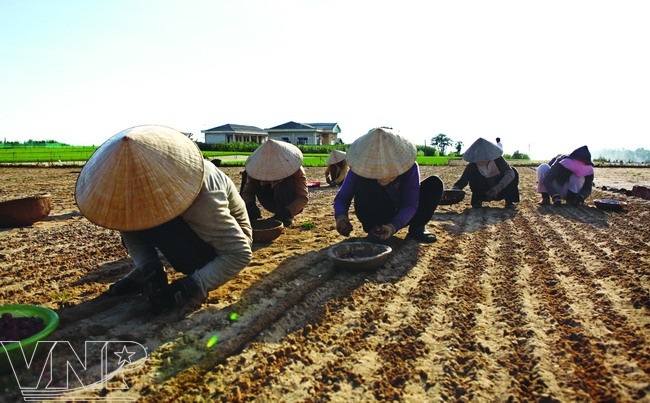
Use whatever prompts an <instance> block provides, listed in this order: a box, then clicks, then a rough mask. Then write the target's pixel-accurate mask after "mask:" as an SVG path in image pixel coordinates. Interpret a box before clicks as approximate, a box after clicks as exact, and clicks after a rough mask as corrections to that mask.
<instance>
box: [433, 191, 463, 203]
mask: <svg viewBox="0 0 650 403" xmlns="http://www.w3.org/2000/svg"><path fill="white" fill-rule="evenodd" d="M464 198H465V191H464V190H458V189H447V190H445V191H444V192H442V198H440V203H438V204H440V205H448V204H456V203H460V202H462V201H463V199H464Z"/></svg>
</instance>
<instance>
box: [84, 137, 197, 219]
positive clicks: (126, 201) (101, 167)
mask: <svg viewBox="0 0 650 403" xmlns="http://www.w3.org/2000/svg"><path fill="white" fill-rule="evenodd" d="M202 184H203V156H202V154H201V151H200V150H199V148H198V147H197V145H196V144H195V143H194V142H193V141H192V140H190V139H189V138H188V137H186V136H185V135H183V133H181V132H179V131H176V130H174V129H171V128H168V127H163V126H136V127H132V128H130V129H126V130H124V131H122V132H120V133H118V134H116V135H114V136H113V137H111V138H109V139H108V140H107V141H106V142H105V143H104V144H102V145H101V146H100V147H99V148H98V149H97V150H96V151H95V153H94V154H93V155H92V156H91V157H90V159H89V160H88V162H87V163H86V164H85V165H84V167H83V169H82V170H81V173H80V174H79V177H78V178H77V184H76V189H75V200H76V202H77V205H78V206H79V210H81V212H82V214H83V215H84V216H86V218H88V220H90V221H92V222H93V223H95V224H97V225H100V226H102V227H105V228H110V229H116V230H120V231H137V230H143V229H148V228H153V227H155V226H157V225H160V224H162V223H165V222H167V221H169V220H171V219H172V218H175V217H177V216H179V215H180V214H182V213H183V212H184V211H185V210H187V208H188V207H189V206H190V205H191V204H192V202H193V201H194V199H195V198H196V196H197V195H198V193H199V191H200V190H201V186H202Z"/></svg>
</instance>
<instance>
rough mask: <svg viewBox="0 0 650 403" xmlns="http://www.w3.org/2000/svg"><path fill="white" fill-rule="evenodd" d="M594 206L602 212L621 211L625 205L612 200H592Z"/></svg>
mask: <svg viewBox="0 0 650 403" xmlns="http://www.w3.org/2000/svg"><path fill="white" fill-rule="evenodd" d="M594 204H595V205H596V207H597V208H598V209H600V210H604V211H622V210H623V209H624V208H625V206H627V203H625V202H623V201H619V200H612V199H594Z"/></svg>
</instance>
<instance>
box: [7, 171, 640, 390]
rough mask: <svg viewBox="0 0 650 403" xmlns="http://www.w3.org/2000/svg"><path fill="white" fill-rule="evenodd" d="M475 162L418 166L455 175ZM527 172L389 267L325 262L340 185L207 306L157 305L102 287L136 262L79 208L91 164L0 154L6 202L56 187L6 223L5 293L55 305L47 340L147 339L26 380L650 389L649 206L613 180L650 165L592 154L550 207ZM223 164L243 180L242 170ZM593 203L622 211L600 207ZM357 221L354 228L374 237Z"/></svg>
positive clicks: (627, 182)
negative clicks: (512, 197) (605, 164)
mask: <svg viewBox="0 0 650 403" xmlns="http://www.w3.org/2000/svg"><path fill="white" fill-rule="evenodd" d="M461 170H462V167H460V166H445V167H422V169H421V171H422V174H423V177H424V176H428V175H431V174H435V175H438V176H440V177H441V178H442V180H443V181H444V183H445V185H447V186H451V184H452V183H453V182H454V181H455V180H456V179H457V178H458V177H459V176H460V173H461ZM518 170H519V173H520V190H521V194H522V201H521V203H520V204H519V205H518V207H517V209H516V210H506V209H503V208H502V203H501V202H498V203H497V202H494V203H491V204H489V205H488V207H487V208H484V209H471V208H470V206H469V195H468V196H467V197H466V199H465V201H463V202H462V203H460V204H456V205H452V206H441V207H440V208H439V209H438V210H437V212H436V213H435V214H434V217H433V219H432V220H431V222H430V223H429V226H428V229H429V230H430V231H432V232H434V233H435V234H437V236H438V242H437V243H435V244H431V245H421V244H418V243H415V242H414V241H410V240H406V239H404V236H405V232H406V231H405V230H402V231H400V232H398V233H397V234H396V236H395V237H393V238H392V239H391V240H390V241H389V242H388V244H389V245H390V246H391V247H392V248H393V252H392V254H391V257H390V259H389V261H388V262H387V263H386V265H385V266H383V267H381V268H379V269H377V270H372V271H366V272H354V271H341V270H338V269H335V268H334V267H333V264H332V262H331V261H329V260H328V257H327V249H328V248H329V247H330V246H332V245H333V244H336V243H338V242H342V241H343V240H344V238H343V237H342V236H340V235H339V234H338V233H337V232H336V230H335V227H334V219H333V211H332V201H333V198H334V195H335V192H336V189H333V188H329V187H321V188H313V189H311V191H310V202H309V204H308V206H307V208H306V209H305V211H304V212H303V213H302V214H301V215H299V216H298V217H297V218H296V224H295V225H294V227H293V228H289V229H287V230H286V231H285V233H284V234H283V235H282V236H281V237H280V238H279V239H277V240H276V241H274V242H273V243H271V244H267V245H261V244H256V245H255V247H254V260H253V262H252V263H251V264H250V265H249V266H248V267H247V268H245V269H244V270H243V271H242V272H240V273H239V274H238V275H237V276H236V277H235V278H234V279H233V280H231V281H230V282H228V283H227V284H225V285H224V286H222V287H221V288H219V289H218V290H214V291H212V292H211V293H210V295H209V299H208V301H207V302H206V303H205V304H204V305H203V306H201V307H200V308H199V309H198V310H194V311H189V312H188V311H182V312H180V311H179V312H172V313H166V314H163V315H158V316H153V315H152V314H150V313H149V312H148V310H147V308H148V306H147V303H146V301H145V300H144V298H143V297H142V296H132V297H125V298H108V297H104V296H101V293H102V292H103V291H105V290H106V289H107V288H108V286H109V285H110V284H111V283H113V282H115V281H116V280H118V279H119V278H120V277H121V276H123V275H124V274H125V273H127V272H128V271H129V270H130V269H131V267H132V263H131V261H130V260H129V258H128V256H127V254H126V253H125V250H124V249H123V248H122V247H121V245H120V240H119V235H118V234H117V233H116V232H115V231H111V230H106V229H102V228H100V227H97V226H95V225H93V224H91V223H90V222H88V221H87V220H86V219H85V218H84V217H82V216H81V215H80V213H79V211H78V209H77V208H76V206H75V203H74V184H75V180H76V178H77V175H78V173H79V171H80V168H78V167H68V168H11V167H8V168H0V178H2V182H1V183H2V184H1V189H0V200H6V199H10V198H14V197H17V196H22V195H30V194H38V193H41V192H49V193H51V194H52V197H53V201H54V208H53V210H52V212H51V214H50V216H49V217H48V219H47V220H45V221H42V222H38V223H35V224H34V225H33V226H31V227H25V228H14V229H0V273H1V274H2V276H1V277H0V303H1V304H16V303H25V304H38V305H43V306H47V307H50V308H53V309H55V310H56V311H57V312H58V314H59V315H60V318H61V322H60V325H59V328H58V329H57V330H56V331H55V332H54V333H53V334H52V335H51V337H50V340H58V341H68V342H69V343H70V344H71V346H73V347H74V351H76V352H79V353H81V354H82V353H83V346H84V342H86V341H100V342H101V341H123V342H125V343H124V348H125V350H121V351H123V352H124V351H126V352H129V353H130V352H133V353H135V354H134V355H133V356H130V357H128V356H127V357H126V358H129V359H128V360H126V359H125V360H122V358H124V356H120V357H121V358H120V359H119V361H123V362H120V363H119V365H121V364H126V365H125V366H123V367H121V368H118V370H117V371H116V373H115V374H109V375H110V376H104V377H103V378H102V376H101V374H106V373H107V372H110V369H111V368H114V367H115V366H118V364H116V363H115V362H113V361H117V360H118V359H117V358H116V357H115V355H117V354H115V355H113V354H109V355H110V356H109V357H107V358H106V359H105V360H104V359H101V356H92V355H91V356H90V358H88V356H87V357H86V358H87V359H86V360H85V361H84V360H83V355H81V357H80V358H75V356H74V354H73V352H72V350H71V351H68V352H67V355H65V354H64V353H65V352H64V353H62V352H60V351H59V352H57V354H58V355H57V357H56V358H57V360H60V359H62V358H64V359H66V360H69V361H70V362H71V363H73V364H74V363H79V362H80V361H79V360H80V359H81V360H82V362H83V366H82V365H81V364H78V365H76V366H75V367H74V368H75V371H74V374H76V375H77V376H78V377H79V378H76V377H75V376H69V377H68V378H66V372H65V371H62V370H59V369H57V368H50V369H49V370H48V369H47V368H46V371H45V372H44V373H40V372H39V371H35V370H34V369H35V368H43V365H44V363H47V360H48V356H38V357H36V358H35V359H34V360H33V362H32V363H31V364H32V366H31V370H30V371H27V370H23V371H22V372H20V379H21V382H20V386H23V387H25V385H38V388H40V389H42V388H43V387H44V385H43V381H42V380H43V379H48V380H50V381H51V385H53V387H59V389H58V390H50V392H52V394H51V395H50V397H57V398H62V399H65V400H73V399H81V400H93V399H94V400H97V399H107V400H111V401H114V400H123V399H134V400H138V401H150V402H160V401H196V400H207V401H229V402H230V401H274V402H275V401H286V402H294V401H335V402H349V401H364V402H365V401H405V402H424V401H450V400H451V401H544V402H551V401H635V400H644V401H648V400H650V247H649V244H650V231H649V228H650V226H649V225H648V223H649V222H650V201H648V200H643V199H640V198H635V197H627V196H624V195H621V194H614V193H609V192H606V191H603V190H602V186H615V187H628V188H630V189H631V187H632V185H634V184H638V185H645V186H649V185H650V169H648V168H598V169H597V170H596V180H595V182H596V187H595V189H594V192H593V194H592V197H591V198H589V199H588V200H587V202H586V204H585V205H584V206H581V207H579V208H573V207H565V206H563V207H560V208H555V207H540V206H538V205H537V202H538V200H539V196H538V195H537V194H536V193H535V171H534V169H532V168H526V167H520V168H518ZM224 171H225V172H227V173H228V174H229V175H230V176H231V177H232V178H233V180H234V181H235V182H236V183H239V177H240V176H239V173H240V171H241V168H224ZM322 171H323V169H320V168H319V169H315V168H309V169H307V172H308V179H309V180H320V181H324V177H323V175H322ZM595 198H614V199H619V200H624V201H626V202H627V203H628V206H627V209H626V210H625V211H623V212H603V211H601V210H598V209H596V208H595V207H594V205H593V199H595ZM351 217H352V223H353V225H354V226H355V229H354V231H353V233H352V237H353V238H361V237H363V236H364V235H365V234H363V233H362V231H361V230H360V225H359V223H358V221H356V218H355V217H354V215H351ZM303 222H311V223H313V224H315V226H314V227H313V228H311V229H303V228H302V227H301V226H300V224H301V223H303ZM175 276H177V274H175V273H174V272H173V270H171V271H170V278H175ZM127 341H128V342H130V344H129V343H126V342H127ZM138 345H141V346H143V347H144V349H138V348H137V346H138ZM145 349H146V350H145ZM110 352H112V351H110ZM62 354H63V355H64V356H63V357H62ZM111 357H112V358H111ZM49 359H50V361H53V360H54V358H52V357H49ZM111 359H112V360H113V361H111ZM107 362H110V364H106V363H107ZM129 362H130V363H129ZM39 365H40V366H39ZM107 367H109V368H108V370H107ZM68 375H70V372H68ZM39 377H40V378H39ZM39 379H40V380H41V382H40V383H39ZM66 379H67V383H66ZM101 379H104V380H101ZM98 380H100V381H99V382H97V381H98ZM62 385H63V386H62ZM72 389H75V390H72ZM23 392H24V390H23ZM54 392H56V393H54ZM22 399H23V395H22V394H21V389H20V387H19V384H18V381H17V377H16V376H15V375H14V374H12V373H9V374H4V375H2V376H0V401H6V402H13V401H20V400H22Z"/></svg>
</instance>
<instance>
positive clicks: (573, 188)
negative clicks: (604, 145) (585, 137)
mask: <svg viewBox="0 0 650 403" xmlns="http://www.w3.org/2000/svg"><path fill="white" fill-rule="evenodd" d="M593 183H594V163H593V162H591V153H590V152H589V148H587V146H582V147H580V148H577V149H575V150H574V151H573V152H572V153H571V154H569V155H558V156H556V157H555V158H553V159H552V160H551V161H550V162H549V163H548V164H541V165H540V166H539V167H537V191H538V192H540V193H541V194H542V200H541V201H540V202H539V204H540V205H542V206H544V205H549V204H551V199H552V200H553V204H554V205H556V206H559V205H561V204H562V200H566V202H567V203H568V204H570V205H572V206H579V205H581V204H582V203H584V201H585V199H586V198H587V197H589V195H590V194H591V188H592V187H593Z"/></svg>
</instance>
